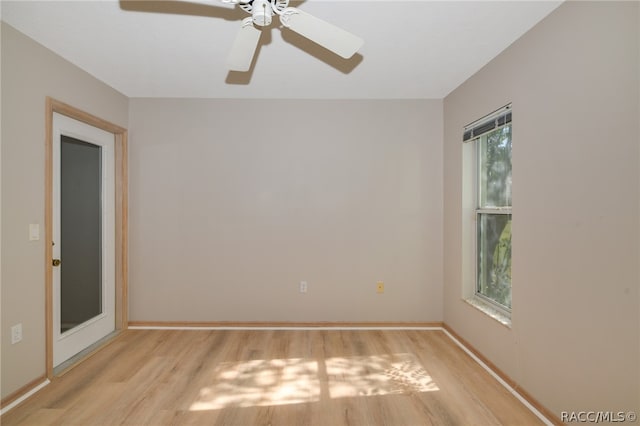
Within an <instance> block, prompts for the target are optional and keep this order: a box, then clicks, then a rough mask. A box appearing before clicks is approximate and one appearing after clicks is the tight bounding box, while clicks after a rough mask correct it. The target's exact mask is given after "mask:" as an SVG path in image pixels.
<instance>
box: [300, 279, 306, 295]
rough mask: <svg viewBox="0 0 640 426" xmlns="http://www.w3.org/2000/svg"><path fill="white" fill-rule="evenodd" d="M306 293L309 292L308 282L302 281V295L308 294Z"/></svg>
mask: <svg viewBox="0 0 640 426" xmlns="http://www.w3.org/2000/svg"><path fill="white" fill-rule="evenodd" d="M306 292H307V282H306V281H300V293H306Z"/></svg>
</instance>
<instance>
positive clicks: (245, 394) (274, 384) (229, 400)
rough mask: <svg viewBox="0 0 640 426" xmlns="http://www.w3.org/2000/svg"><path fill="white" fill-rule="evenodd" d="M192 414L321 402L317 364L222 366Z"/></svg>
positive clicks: (287, 362) (275, 362) (262, 362)
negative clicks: (234, 408)
mask: <svg viewBox="0 0 640 426" xmlns="http://www.w3.org/2000/svg"><path fill="white" fill-rule="evenodd" d="M212 381H213V382H214V384H213V385H211V386H208V387H206V388H203V389H202V390H201V391H200V395H199V398H198V401H196V402H195V403H193V404H192V405H191V407H190V408H189V409H190V410H191V411H202V410H219V409H222V408H226V407H264V406H275V405H285V404H301V403H305V402H313V401H319V400H320V381H319V379H318V363H317V362H315V361H308V360H305V359H301V358H291V359H271V360H253V361H246V362H238V363H223V364H221V365H220V366H219V367H218V369H216V373H215V374H214V377H213V378H212Z"/></svg>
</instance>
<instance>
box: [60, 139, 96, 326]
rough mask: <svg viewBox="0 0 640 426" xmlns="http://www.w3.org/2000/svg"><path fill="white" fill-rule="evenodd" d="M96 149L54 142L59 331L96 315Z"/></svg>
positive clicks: (70, 141)
mask: <svg viewBox="0 0 640 426" xmlns="http://www.w3.org/2000/svg"><path fill="white" fill-rule="evenodd" d="M101 151H102V148H101V147H100V146H97V145H93V144H90V143H87V142H83V141H80V140H77V139H74V138H71V137H68V136H62V137H61V141H60V259H61V261H62V263H61V266H60V310H61V312H60V314H61V315H60V332H61V333H64V332H65V331H68V330H70V329H72V328H74V327H76V326H78V325H80V324H82V323H84V322H86V321H88V320H90V319H91V318H94V317H95V316H97V315H100V314H101V313H102V152H101Z"/></svg>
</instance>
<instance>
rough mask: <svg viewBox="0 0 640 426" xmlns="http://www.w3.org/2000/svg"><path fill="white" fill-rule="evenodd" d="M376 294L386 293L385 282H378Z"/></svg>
mask: <svg viewBox="0 0 640 426" xmlns="http://www.w3.org/2000/svg"><path fill="white" fill-rule="evenodd" d="M376 293H384V282H382V281H378V282H377V283H376Z"/></svg>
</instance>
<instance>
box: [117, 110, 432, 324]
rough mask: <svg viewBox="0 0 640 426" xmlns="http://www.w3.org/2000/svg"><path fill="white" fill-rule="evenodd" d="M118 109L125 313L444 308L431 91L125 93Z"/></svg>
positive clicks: (268, 314) (182, 317) (392, 316)
mask: <svg viewBox="0 0 640 426" xmlns="http://www.w3.org/2000/svg"><path fill="white" fill-rule="evenodd" d="M129 121H130V123H131V128H130V136H131V146H130V257H131V266H130V304H131V305H130V306H131V308H130V318H131V320H133V321H220V320H226V321H440V320H441V319H442V249H441V247H442V227H441V224H442V102H441V101H427V100H422V101H419V100H418V101H286V100H270V101H258V100H256V101H251V100H237V101H231V100H193V99H192V100H166V99H165V100H162V99H132V100H131V103H130V119H129ZM301 280H306V281H307V282H308V285H309V291H308V293H307V294H304V295H303V294H300V293H299V292H298V283H299V282H300V281H301ZM377 280H384V282H385V293H384V294H382V295H379V294H376V291H375V284H376V281H377Z"/></svg>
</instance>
